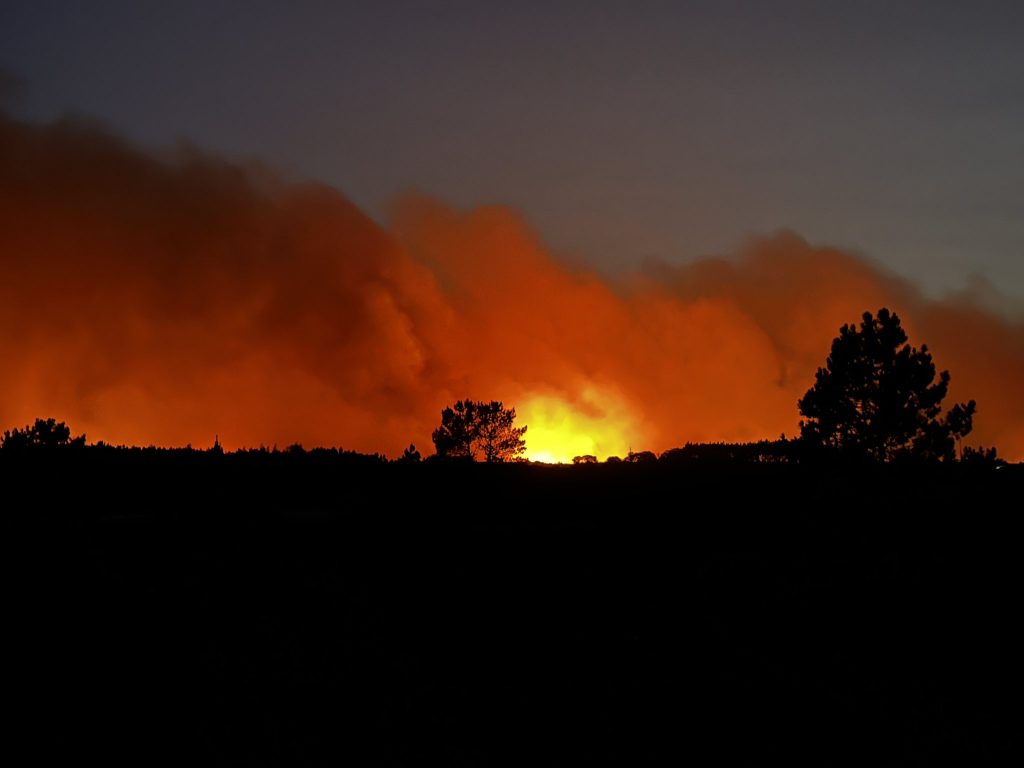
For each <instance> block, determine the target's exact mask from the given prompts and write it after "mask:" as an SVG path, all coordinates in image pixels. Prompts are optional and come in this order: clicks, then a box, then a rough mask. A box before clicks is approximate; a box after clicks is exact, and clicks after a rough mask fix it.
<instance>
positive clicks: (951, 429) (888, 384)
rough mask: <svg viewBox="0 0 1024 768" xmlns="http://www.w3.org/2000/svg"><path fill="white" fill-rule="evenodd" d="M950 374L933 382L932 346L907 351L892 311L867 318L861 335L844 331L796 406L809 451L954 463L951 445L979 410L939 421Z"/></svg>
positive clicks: (958, 410) (959, 410) (964, 409)
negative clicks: (801, 417)
mask: <svg viewBox="0 0 1024 768" xmlns="http://www.w3.org/2000/svg"><path fill="white" fill-rule="evenodd" d="M948 388H949V371H942V373H940V374H939V380H938V381H935V365H934V364H933V363H932V356H931V354H930V353H929V352H928V347H927V345H924V344H922V345H921V348H920V349H917V348H916V347H912V346H910V345H909V344H907V334H906V333H905V332H904V330H903V328H902V327H901V326H900V319H899V317H898V316H897V315H896V314H895V313H894V312H890V311H889V310H888V309H885V308H882V309H880V310H878V316H877V317H874V316H872V314H871V313H870V312H865V313H864V315H863V319H862V322H861V324H860V328H859V329H858V328H857V327H856V326H854V325H844V326H843V327H842V328H840V329H839V336H838V337H837V338H835V339H834V340H833V341H832V350H831V353H830V354H829V356H828V360H827V361H826V363H825V367H824V368H819V369H818V372H817V374H816V376H815V383H814V386H813V387H811V388H810V389H809V390H807V393H806V394H805V395H804V396H803V398H802V399H801V400H800V401H799V403H798V406H799V408H800V414H801V415H802V416H804V417H805V418H806V419H807V420H806V421H801V422H800V434H801V437H802V439H803V440H804V442H805V444H807V445H808V446H810V447H813V448H822V449H829V450H832V451H835V452H838V453H840V454H842V455H843V456H845V457H847V458H856V459H870V460H874V461H892V460H894V459H898V458H915V459H924V460H943V461H951V460H953V458H954V440H959V439H960V438H961V437H963V436H964V435H966V434H967V433H969V432H970V431H971V427H972V426H973V424H972V422H973V417H974V412H975V403H974V401H973V400H971V401H970V402H968V403H961V404H957V405H955V406H953V408H952V409H951V410H950V411H949V412H948V413H947V414H946V415H945V416H944V417H940V413H941V410H942V407H941V403H942V400H943V398H945V396H946V392H947V390H948Z"/></svg>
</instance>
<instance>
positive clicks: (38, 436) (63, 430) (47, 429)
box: [0, 419, 85, 451]
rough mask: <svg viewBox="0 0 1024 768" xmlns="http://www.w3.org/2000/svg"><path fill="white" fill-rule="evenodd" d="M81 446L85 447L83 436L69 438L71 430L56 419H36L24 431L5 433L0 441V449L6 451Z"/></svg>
mask: <svg viewBox="0 0 1024 768" xmlns="http://www.w3.org/2000/svg"><path fill="white" fill-rule="evenodd" d="M82 445H85V435H78V436H77V437H71V428H70V427H69V426H68V425H67V424H65V423H64V422H63V421H57V420H56V419H36V423H35V424H30V425H27V426H26V427H25V428H24V429H10V430H7V431H5V432H4V436H3V440H0V448H3V449H4V450H7V451H18V450H24V449H26V448H56V447H58V446H82Z"/></svg>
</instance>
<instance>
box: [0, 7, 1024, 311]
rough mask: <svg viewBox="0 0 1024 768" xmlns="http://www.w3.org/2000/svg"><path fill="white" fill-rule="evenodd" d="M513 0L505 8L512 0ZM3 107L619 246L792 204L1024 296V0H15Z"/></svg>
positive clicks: (616, 261) (946, 286)
mask: <svg viewBox="0 0 1024 768" xmlns="http://www.w3.org/2000/svg"><path fill="white" fill-rule="evenodd" d="M506 6H507V7H506ZM0 69H2V70H4V71H6V72H7V73H9V74H10V75H13V76H14V77H15V78H17V79H18V80H20V81H21V82H22V84H23V85H22V87H21V88H20V89H19V90H20V93H19V94H17V95H16V98H15V100H13V101H9V102H8V109H9V111H11V112H13V113H14V114H15V115H18V116H21V117H25V118H30V119H51V118H54V117H57V116H59V115H61V114H63V113H65V112H67V111H74V112H78V113H84V114H87V115H89V116H92V117H95V118H98V119H100V120H101V121H103V122H105V123H107V124H108V125H110V126H111V127H112V128H114V129H115V130H116V131H118V132H121V133H123V134H126V135H127V136H129V137H131V138H132V139H135V140H137V141H140V142H142V143H145V144H147V145H166V144H168V143H170V142H172V141H174V140H175V139H177V138H179V137H185V138H188V139H191V140H193V141H195V142H198V143H199V144H201V145H203V146H205V147H208V148H210V149H214V150H217V151H220V152H224V153H226V154H228V155H229V156H232V157H244V156H250V155H255V156H258V157H259V158H261V159H263V160H265V161H267V162H269V163H270V164H271V165H274V166H276V167H278V168H281V169H283V170H284V171H285V172H286V173H288V174H290V175H292V176H296V177H315V178H318V179H322V180H324V181H326V182H328V183H330V184H332V185H335V186H337V187H338V188H339V189H341V190H342V191H343V192H344V193H345V194H347V195H348V196H349V197H351V198H352V199H353V200H355V201H356V202H357V203H359V204H360V205H362V206H364V207H365V208H366V209H367V210H369V211H370V212H371V213H373V214H374V215H377V216H380V217H383V216H384V215H385V213H386V210H387V204H388V202H389V201H390V200H391V199H393V198H394V197H395V196H396V195H397V194H399V193H401V192H403V191H405V190H409V189H418V190H421V191H425V192H427V193H430V194H433V195H436V196H438V197H440V198H442V199H444V200H446V201H448V202H450V203H453V204H456V205H459V206H470V205H475V204H480V203H494V202H498V203H508V204H511V205H514V206H516V207H518V208H520V209H521V210H522V211H523V212H524V213H525V215H526V217H527V219H528V220H529V221H530V223H531V224H532V225H533V226H534V227H535V228H536V229H537V230H538V231H539V232H540V234H541V235H542V237H543V238H544V239H545V241H546V242H547V243H549V244H550V245H552V246H553V247H555V248H556V249H559V250H564V251H569V252H572V253H573V254H575V255H576V256H578V257H582V258H585V259H587V260H589V261H590V262H592V263H594V264H597V265H599V266H600V267H602V268H604V269H610V270H616V269H620V268H623V267H629V266H630V265H633V264H636V263H638V262H639V261H641V260H643V259H644V258H647V257H652V256H654V257H660V258H665V259H670V260H674V259H680V258H692V257H696V256H700V255H705V254H708V253H713V252H721V251H727V250H731V249H733V248H734V247H735V246H736V245H737V244H738V243H739V242H741V241H742V239H743V238H744V237H745V236H746V235H749V234H751V233H759V232H770V231H774V230H777V229H780V228H791V229H794V230H796V231H798V232H799V233H801V234H803V235H805V236H806V237H808V238H809V239H811V240H812V241H814V242H816V243H831V244H836V245H841V246H846V247H849V248H854V249H859V250H861V251H862V252H864V253H865V254H867V255H868V256H869V257H871V258H872V259H874V260H876V261H877V262H879V263H882V264H884V265H886V266H888V267H889V268H891V269H894V270H896V271H898V272H900V273H902V274H905V275H909V276H912V277H913V278H915V279H917V280H919V281H920V282H922V283H923V284H924V285H925V286H926V287H927V288H928V289H929V290H930V291H932V292H940V293H941V292H945V291H947V290H954V289H957V288H960V287H962V286H963V285H964V284H965V282H966V281H967V279H968V276H969V275H971V274H981V275H984V276H986V277H987V278H989V279H990V280H991V281H992V282H993V283H994V284H995V285H996V286H997V287H998V288H999V289H1000V290H1001V291H1003V292H1004V293H1007V294H1009V295H1011V296H1013V297H1016V298H1018V299H1019V298H1024V4H1022V3H1019V2H998V3H996V2H983V1H982V2H961V3H949V2H895V1H893V0H889V1H888V2H829V1H828V0H819V1H818V2H785V3H780V2H728V1H726V0H718V1H717V2H706V3H704V2H693V3H686V2H681V1H677V2H664V3H663V2H646V3H638V2H632V3H630V2H622V3H601V2H572V3H568V2H566V3H558V2H538V3H531V2H517V3H503V4H494V5H493V7H492V6H491V5H489V4H487V3H484V2H475V3H463V2H422V3H404V2H402V3H398V2H386V1H384V0H378V1H377V2H365V3H347V4H346V3H337V2H257V1H256V0H250V1H248V2H233V3H228V2H219V3H218V2H209V1H207V2H175V3H167V2H148V1H145V0H135V2H102V1H100V0H91V1H90V2H88V3H85V2H71V1H69V2H48V1H46V0H24V2H11V1H10V0H6V1H5V2H3V3H2V4H0Z"/></svg>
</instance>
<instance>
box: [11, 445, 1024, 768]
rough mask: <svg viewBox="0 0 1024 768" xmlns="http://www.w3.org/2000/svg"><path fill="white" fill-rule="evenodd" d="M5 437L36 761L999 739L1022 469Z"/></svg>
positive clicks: (418, 755)
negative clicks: (219, 449) (416, 454)
mask: <svg viewBox="0 0 1024 768" xmlns="http://www.w3.org/2000/svg"><path fill="white" fill-rule="evenodd" d="M972 469H973V468H971V467H967V466H962V467H956V466H954V467H952V468H940V469H924V468H922V469H914V468H905V469H899V470H892V469H890V468H886V467H882V468H876V469H874V470H836V469H830V470H814V469H811V468H808V467H803V466H799V465H796V466H794V465H785V464H776V465H735V466H730V465H727V464H702V463H700V462H695V463H692V464H685V465H675V466H669V465H667V464H664V463H657V464H653V465H641V464H637V465H629V464H621V465H581V466H578V467H543V466H530V465H505V466H490V467H489V466H482V465H465V464H458V463H454V464H444V463H431V462H427V463H422V464H408V465H402V464H386V463H383V462H381V461H379V460H376V459H374V458H372V457H358V456H347V455H342V456H339V455H337V454H332V453H329V452H324V453H321V454H315V453H314V454H302V455H295V456H289V455H287V454H258V453H254V454H249V455H243V454H228V455H223V456H221V455H214V454H212V453H199V452H160V451H150V452H143V451H135V452H126V451H113V450H107V451H104V450H96V449H87V450H85V451H77V452H76V451H59V452H55V453H52V454H50V455H44V454H40V455H25V456H13V457H12V456H6V457H4V456H0V477H2V479H3V483H4V493H3V499H4V500H3V508H4V517H5V521H6V528H7V531H6V535H5V541H6V550H7V560H8V563H9V564H10V565H11V566H12V568H11V573H10V576H9V580H8V584H9V594H10V598H11V602H10V603H9V605H10V609H9V611H8V613H7V616H8V622H7V623H6V624H7V632H6V634H7V635H8V638H9V639H13V643H12V645H11V647H10V649H9V650H8V652H7V653H8V665H9V666H8V673H9V675H10V676H11V677H13V680H14V686H13V688H12V690H13V694H12V695H13V696H15V698H16V701H17V709H18V716H17V717H18V719H17V721H16V723H14V725H15V731H16V732H20V733H21V734H23V735H25V736H27V737H28V738H29V739H30V741H31V744H32V745H33V754H34V755H36V757H37V758H38V759H39V761H40V762H52V761H53V759H58V758H59V759H66V758H68V757H70V756H77V757H78V758H81V757H83V756H88V755H98V756H101V757H102V758H103V759H104V760H115V761H119V760H124V761H130V762H133V763H135V764H142V765H145V764H152V763H154V762H163V761H166V762H175V763H181V762H183V761H188V762H190V763H191V762H195V763H206V762H215V763H222V764H227V765H235V764H237V765H263V764H266V765H269V764H292V765H298V764H320V763H323V764H351V765H422V764H426V763H427V762H428V761H429V762H431V763H438V764H441V765H466V766H482V765H491V764H519V765H526V764H529V765H585V764H609V765H611V764H615V765H630V764H638V763H639V764H658V765H663V764H667V763H669V762H678V761H680V760H684V761H693V762H695V763H697V764H721V765H763V764H769V763H775V762H778V761H781V762H783V763H788V764H813V765H819V766H820V765H831V764H850V765H853V764H856V765H908V764H931V763H935V762H938V761H940V760H941V761H943V762H948V761H950V760H954V761H955V762H958V763H960V764H970V765H978V764H984V763H988V762H993V763H994V762H999V763H1001V764H1004V763H1005V756H1006V754H1007V750H1008V749H1011V748H1012V747H1013V746H1015V744H1014V743H1013V742H1012V741H1011V740H1010V734H1011V733H1012V730H1013V728H1014V727H1015V726H1016V723H1015V722H1014V719H1013V718H1012V716H1011V714H1010V710H1009V708H1008V707H1007V704H1006V703H1005V702H1006V698H1004V697H1005V696H1007V695H1008V694H1009V695H1011V696H1014V695H1015V693H1016V691H1017V690H1019V682H1020V675H1019V662H1018V654H1019V649H1020V647H1021V639H1022V635H1021V632H1020V630H1019V629H1018V628H1017V627H1016V623H1017V621H1016V620H1017V616H1016V614H1017V613H1018V604H1019V585H1020V583H1021V578H1020V577H1021V565H1020V558H1019V554H1018V549H1019V546H1020V533H1021V525H1020V521H1019V511H1018V506H1019V503H1018V500H1019V497H1020V492H1021V488H1022V486H1024V474H1022V471H1021V468H1020V467H1017V466H1008V467H1003V468H1001V469H998V470H993V469H973V471H972Z"/></svg>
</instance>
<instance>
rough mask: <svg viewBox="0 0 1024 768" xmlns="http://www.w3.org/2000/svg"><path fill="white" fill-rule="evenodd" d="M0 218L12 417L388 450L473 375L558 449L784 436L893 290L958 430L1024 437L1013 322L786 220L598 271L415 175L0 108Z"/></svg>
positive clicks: (159, 435)
mask: <svg viewBox="0 0 1024 768" xmlns="http://www.w3.org/2000/svg"><path fill="white" fill-rule="evenodd" d="M0 231H2V232H3V233H4V236H3V238H0V267H2V274H3V279H2V281H0V321H2V322H3V328H4V332H3V334H2V336H0V359H2V360H3V365H2V367H0V387H2V399H0V426H3V427H10V426H15V425H20V424H24V423H27V422H28V421H30V420H31V419H34V418H35V417H36V416H54V417H57V418H59V419H63V420H66V421H67V422H68V423H69V424H71V425H72V427H73V428H74V429H75V431H76V432H81V431H84V432H86V433H87V434H88V436H89V438H90V440H97V439H103V440H106V441H108V442H114V443H120V442H126V443H136V444H151V443H155V444H163V445H182V444H185V443H192V444H195V445H209V444H210V443H212V441H213V436H214V434H218V435H219V436H220V439H221V441H222V443H224V445H225V446H226V447H229V448H230V447H237V446H255V445H260V444H266V445H271V444H277V445H280V446H283V445H286V444H289V443H292V442H302V443H303V444H305V445H307V446H312V445H340V446H343V447H345V448H349V449H355V450H361V451H382V452H385V453H387V454H389V455H396V454H398V453H400V452H401V449H402V448H404V447H405V446H406V445H408V444H409V442H410V441H413V442H415V443H416V444H417V445H418V446H420V447H421V449H426V450H427V452H429V451H430V441H429V435H430V432H431V430H432V429H433V428H434V426H436V424H437V423H438V420H439V413H440V409H441V408H442V407H443V406H445V405H447V404H450V403H451V402H453V401H454V400H456V399H458V398H462V397H471V398H474V399H488V400H489V399H501V400H504V401H505V402H506V404H507V405H510V406H514V407H516V408H517V410H518V412H519V414H520V422H521V423H526V424H528V425H529V426H530V428H531V431H529V432H528V433H527V435H526V437H527V441H528V446H530V448H531V449H532V450H533V451H535V452H541V451H543V452H546V453H549V454H552V455H551V456H550V457H553V458H570V456H569V455H568V453H569V452H580V453H597V454H600V455H607V454H609V453H616V454H621V453H623V452H625V450H628V449H629V448H632V449H634V450H642V449H652V450H656V451H660V450H664V449H666V448H669V447H672V446H676V445H681V444H683V443H685V442H687V441H713V440H728V441H736V440H756V439H760V438H766V437H767V438H774V437H778V435H779V434H780V433H782V432H785V433H787V434H789V435H792V434H794V433H795V432H796V429H797V421H798V414H797V409H796V401H797V399H798V398H799V397H800V396H801V395H802V394H803V392H804V391H805V390H806V389H807V387H808V386H810V384H811V383H812V381H813V374H814V370H815V368H816V367H817V366H819V365H821V364H822V363H823V361H824V359H825V356H826V354H827V352H828V347H829V342H830V340H831V339H832V337H833V336H834V335H835V334H836V331H837V329H838V327H839V326H840V325H841V324H843V323H845V322H852V321H855V320H857V319H858V317H859V316H860V313H861V312H863V311H864V310H872V311H873V310H875V309H877V308H878V307H881V306H889V307H891V308H893V309H895V310H896V311H897V312H898V313H899V314H900V315H901V317H903V319H904V324H905V325H906V326H907V329H908V332H909V334H910V338H911V341H912V342H913V343H915V344H920V343H922V342H927V343H928V345H929V348H930V349H931V350H932V352H933V354H934V355H935V360H936V363H937V365H938V367H939V368H940V369H942V368H948V369H949V370H950V371H951V373H952V377H953V381H952V387H951V393H950V399H949V403H952V402H954V401H955V400H962V399H966V398H974V399H976V400H977V401H978V406H979V413H978V416H977V418H976V422H975V424H976V429H975V433H974V434H973V435H972V440H971V442H974V443H977V442H981V443H984V444H992V443H995V444H996V445H998V446H999V447H1000V449H1001V451H1002V452H1003V453H1004V454H1006V455H1008V456H1010V457H1011V458H1013V457H1019V456H1022V455H1024V403H1022V401H1021V398H1019V392H1020V391H1022V386H1021V385H1022V384H1024V330H1022V328H1021V326H1020V325H1015V324H1013V323H1010V322H1007V321H1005V320H1004V319H1002V318H1001V316H999V315H996V314H995V313H993V312H991V311H988V310H986V309H984V308H982V307H980V306H978V305H977V304H974V303H971V302H968V301H966V300H965V301H943V302H938V301H931V300H927V299H925V298H923V297H922V295H921V294H920V293H919V292H918V291H917V290H916V289H915V288H914V287H913V286H912V285H910V284H908V283H906V282H904V281H901V280H898V279H896V278H894V277H893V276H891V275H888V274H885V273H883V272H881V271H880V270H879V269H877V268H876V267H874V266H872V265H870V264H869V263H867V262H865V261H864V260H862V259H860V258H858V257H857V256H855V255H852V254H849V253H845V252H843V251H841V250H837V249H833V248H822V247H815V246H812V245H809V244H808V243H806V242H805V241H803V240H802V239H801V238H799V237H798V236H796V235H793V234H779V235H775V236H772V237H768V238H764V239H759V240H752V241H751V242H750V243H749V244H748V246H747V247H745V248H743V249H742V250H741V251H740V252H738V253H736V254H732V255H731V256H729V257H728V258H709V259H704V260H701V261H698V262H694V263H689V264H683V265H671V264H664V263H662V264H652V265H649V266H648V267H646V268H645V269H644V270H642V271H641V272H638V273H636V274H633V275H631V276H627V277H625V278H622V279H620V280H617V281H615V282H611V281H609V280H606V279H602V278H601V277H599V276H598V275H597V274H595V273H593V272H591V271H588V270H587V269H585V268H581V267H570V266H567V265H566V264H565V263H563V262H561V261H559V260H558V259H556V258H554V257H553V256H552V255H551V254H550V253H548V252H547V251H546V250H545V249H544V247H543V246H542V244H541V243H539V242H538V240H537V238H536V237H535V236H534V235H533V234H532V233H531V231H530V229H529V227H528V226H527V225H526V224H525V223H524V222H523V220H522V219H521V217H519V216H518V215H517V214H516V213H515V212H514V211H511V210H509V209H505V208H497V207H485V208H479V209H476V210H473V211H469V212H460V211H455V210H452V209H450V208H448V207H446V206H445V205H443V204H442V203H439V202H437V201H433V200H429V199H425V198H413V199H407V200H405V201H404V202H402V203H400V204H399V205H397V206H396V208H395V211H394V215H393V217H392V221H391V223H390V225H389V226H388V227H387V228H383V227H381V226H379V225H377V224H376V223H374V222H373V221H372V220H371V219H369V218H368V217H367V216H365V215H364V214H363V213H362V212H360V211H359V210H358V209H356V208H355V207H354V206H353V205H351V204H350V203H349V202H347V201H346V200H345V199H344V198H343V197H341V196H340V195H339V194H338V193H337V192H335V191H334V190H331V189H329V188H326V187H323V186H318V185H312V184H310V185H298V184H289V183H285V182H283V181H281V180H280V179H278V178H276V177H275V176H274V175H273V174H271V173H268V172H266V171H265V170H251V169H244V168H240V167H238V166H235V165H232V164H230V163H227V162H224V161H221V160H219V159H216V158H212V157H208V156H202V155H199V154H197V153H195V152H194V151H192V152H188V153H183V154H181V155H179V156H177V157H174V158H157V157H154V156H151V155H149V154H147V153H144V152H142V151H139V150H137V149H135V148H133V147H131V146H128V145H126V144H124V143H123V142H121V141H119V140H118V139H116V138H114V137H112V136H110V135H108V134H105V133H103V132H101V131H97V130H95V129H91V128H86V127H83V126H81V125H75V124H67V123H65V124H59V125H56V126H49V127H37V126H28V125H23V124H18V123H14V122H12V121H9V120H4V121H0ZM534 435H536V437H534ZM531 437H534V440H535V442H534V444H532V445H531V444H530V442H529V441H530V438H531ZM545 440H546V441H548V442H547V443H546V444H543V445H542V443H543V441H545ZM546 445H550V448H548V447H546ZM555 451H557V452H562V453H564V454H565V455H559V456H555V455H553V454H554V452H555Z"/></svg>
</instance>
